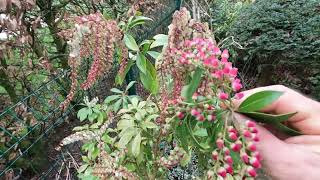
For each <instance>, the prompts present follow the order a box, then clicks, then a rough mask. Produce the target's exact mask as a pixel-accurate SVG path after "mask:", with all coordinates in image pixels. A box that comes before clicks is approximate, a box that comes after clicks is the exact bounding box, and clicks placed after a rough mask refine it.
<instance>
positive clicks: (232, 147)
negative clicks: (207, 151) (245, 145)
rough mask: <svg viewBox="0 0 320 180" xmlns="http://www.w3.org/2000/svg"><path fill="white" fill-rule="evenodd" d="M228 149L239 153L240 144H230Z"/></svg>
mask: <svg viewBox="0 0 320 180" xmlns="http://www.w3.org/2000/svg"><path fill="white" fill-rule="evenodd" d="M230 147H231V149H232V151H234V152H239V151H240V149H241V147H242V145H241V144H235V143H232V144H231V146H230Z"/></svg>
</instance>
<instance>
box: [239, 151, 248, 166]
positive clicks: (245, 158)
mask: <svg viewBox="0 0 320 180" xmlns="http://www.w3.org/2000/svg"><path fill="white" fill-rule="evenodd" d="M240 157H241V160H242V161H243V162H244V163H247V164H248V163H249V156H248V154H247V153H241V154H240Z"/></svg>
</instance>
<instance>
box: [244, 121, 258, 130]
mask: <svg viewBox="0 0 320 180" xmlns="http://www.w3.org/2000/svg"><path fill="white" fill-rule="evenodd" d="M245 123H246V126H247V127H248V128H250V127H255V126H256V123H255V122H253V121H250V120H247V121H246V122H245Z"/></svg>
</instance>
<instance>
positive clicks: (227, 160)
mask: <svg viewBox="0 0 320 180" xmlns="http://www.w3.org/2000/svg"><path fill="white" fill-rule="evenodd" d="M224 160H225V161H226V163H228V164H230V165H231V164H232V163H233V159H232V157H231V156H225V157H224Z"/></svg>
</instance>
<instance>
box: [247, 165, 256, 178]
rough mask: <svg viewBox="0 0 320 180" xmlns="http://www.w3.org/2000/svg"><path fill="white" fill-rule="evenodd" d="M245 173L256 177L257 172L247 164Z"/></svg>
mask: <svg viewBox="0 0 320 180" xmlns="http://www.w3.org/2000/svg"><path fill="white" fill-rule="evenodd" d="M247 173H248V175H249V176H250V177H256V176H257V172H256V170H255V169H254V168H253V167H252V166H249V167H248V168H247Z"/></svg>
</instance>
